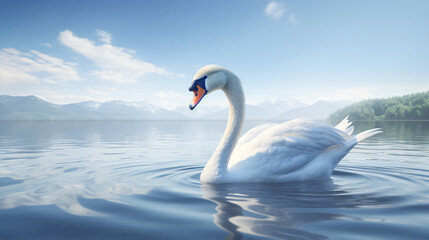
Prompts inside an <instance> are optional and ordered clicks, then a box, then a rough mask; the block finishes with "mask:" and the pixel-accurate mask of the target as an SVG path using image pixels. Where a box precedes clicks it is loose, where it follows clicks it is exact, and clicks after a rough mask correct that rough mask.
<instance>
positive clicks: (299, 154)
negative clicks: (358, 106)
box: [228, 119, 346, 175]
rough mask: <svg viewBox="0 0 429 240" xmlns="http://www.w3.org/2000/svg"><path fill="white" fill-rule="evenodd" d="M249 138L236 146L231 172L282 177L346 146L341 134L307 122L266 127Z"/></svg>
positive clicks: (327, 126)
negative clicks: (333, 150)
mask: <svg viewBox="0 0 429 240" xmlns="http://www.w3.org/2000/svg"><path fill="white" fill-rule="evenodd" d="M249 136H250V135H249ZM252 137H253V138H252V139H251V140H247V141H239V144H237V147H236V148H235V150H234V152H233V154H232V156H231V158H230V162H229V164H228V168H229V169H230V170H231V171H234V168H235V169H240V172H242V173H243V174H245V172H251V171H255V170H257V171H262V172H266V173H267V174H273V175H277V174H278V175H284V174H286V173H289V172H294V171H296V170H297V169H300V168H302V167H304V166H305V165H306V164H307V163H309V162H311V161H312V160H313V159H315V158H316V156H318V155H319V154H320V153H321V152H322V151H323V150H324V149H326V148H328V147H330V146H334V145H344V144H345V143H346V139H345V138H344V137H345V135H344V133H343V132H342V131H340V130H338V129H336V128H334V127H331V126H329V125H327V124H325V123H321V122H316V121H311V120H306V119H296V120H293V121H289V122H285V123H283V124H279V125H275V126H271V127H267V128H265V129H264V130H263V131H260V132H259V134H258V135H257V136H254V135H252Z"/></svg>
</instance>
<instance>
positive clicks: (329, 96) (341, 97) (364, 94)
mask: <svg viewBox="0 0 429 240" xmlns="http://www.w3.org/2000/svg"><path fill="white" fill-rule="evenodd" d="M375 91H377V88H375V87H368V88H352V89H340V90H335V91H330V92H323V93H322V94H321V92H320V91H319V90H317V89H314V90H313V92H311V93H310V94H309V95H299V96H293V97H294V98H296V99H298V100H300V101H302V102H305V103H307V104H313V103H315V102H317V101H351V102H357V101H361V100H364V99H369V98H373V97H374V92H375Z"/></svg>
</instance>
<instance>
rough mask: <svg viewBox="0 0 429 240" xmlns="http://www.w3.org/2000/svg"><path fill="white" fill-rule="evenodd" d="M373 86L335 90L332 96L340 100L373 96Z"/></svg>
mask: <svg viewBox="0 0 429 240" xmlns="http://www.w3.org/2000/svg"><path fill="white" fill-rule="evenodd" d="M375 90H377V89H376V88H374V87H368V88H353V89H343V90H337V91H336V92H335V94H334V97H335V98H337V99H341V100H350V101H356V100H362V99H368V98H371V97H373V92H374V91H375Z"/></svg>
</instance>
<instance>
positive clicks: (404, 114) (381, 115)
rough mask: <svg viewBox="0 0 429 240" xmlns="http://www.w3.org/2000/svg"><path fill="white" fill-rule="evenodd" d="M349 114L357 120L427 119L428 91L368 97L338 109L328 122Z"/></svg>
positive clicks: (336, 120)
mask: <svg viewBox="0 0 429 240" xmlns="http://www.w3.org/2000/svg"><path fill="white" fill-rule="evenodd" d="M346 116H349V118H350V120H351V121H359V120H367V121H368V120H371V121H377V120H429V91H427V92H422V93H413V94H408V95H404V96H400V97H391V98H383V99H368V100H363V101H361V102H358V103H354V104H352V105H350V106H347V107H344V108H342V109H339V110H338V111H336V112H335V113H333V114H332V115H331V116H329V118H328V121H329V122H339V121H341V120H342V119H344V118H345V117H346Z"/></svg>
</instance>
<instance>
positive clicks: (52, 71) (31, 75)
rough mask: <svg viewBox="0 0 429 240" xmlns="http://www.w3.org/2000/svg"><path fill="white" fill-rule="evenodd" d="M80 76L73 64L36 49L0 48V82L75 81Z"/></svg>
mask: <svg viewBox="0 0 429 240" xmlns="http://www.w3.org/2000/svg"><path fill="white" fill-rule="evenodd" d="M76 80H80V77H79V75H78V73H77V71H76V69H75V64H73V63H69V62H64V61H63V60H61V59H59V58H56V57H52V56H49V55H47V54H43V53H41V52H39V51H36V50H30V52H27V53H25V52H20V51H18V50H16V49H14V48H3V49H1V50H0V83H15V82H35V83H37V82H48V83H58V82H62V81H76Z"/></svg>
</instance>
